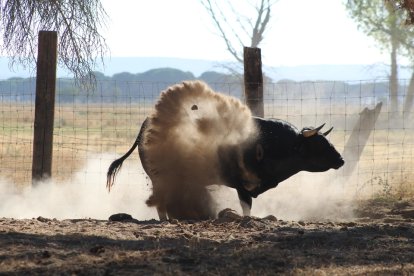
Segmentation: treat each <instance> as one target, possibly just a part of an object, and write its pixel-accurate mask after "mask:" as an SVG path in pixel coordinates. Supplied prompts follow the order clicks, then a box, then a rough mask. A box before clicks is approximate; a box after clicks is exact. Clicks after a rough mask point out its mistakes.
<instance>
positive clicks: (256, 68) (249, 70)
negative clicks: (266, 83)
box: [243, 47, 264, 118]
mask: <svg viewBox="0 0 414 276" xmlns="http://www.w3.org/2000/svg"><path fill="white" fill-rule="evenodd" d="M243 56H244V95H245V97H246V104H247V106H248V107H249V108H250V109H251V111H252V113H253V115H254V116H258V117H262V118H263V117H264V103H263V74H262V57H261V51H260V48H250V47H244V51H243Z"/></svg>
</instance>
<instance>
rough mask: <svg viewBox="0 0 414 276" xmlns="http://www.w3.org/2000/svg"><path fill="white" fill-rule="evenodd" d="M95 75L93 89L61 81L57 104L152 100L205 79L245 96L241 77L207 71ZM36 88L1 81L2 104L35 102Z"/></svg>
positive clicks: (26, 82) (25, 81) (31, 83)
mask: <svg viewBox="0 0 414 276" xmlns="http://www.w3.org/2000/svg"><path fill="white" fill-rule="evenodd" d="M94 74H95V78H96V81H97V85H96V86H95V87H93V89H92V90H83V89H84V88H83V87H81V86H78V85H75V81H76V80H74V79H65V78H61V79H58V81H57V84H56V86H57V87H56V100H57V102H61V103H72V102H90V103H94V102H96V103H99V102H113V101H142V100H148V101H153V100H154V99H156V98H158V96H159V93H160V92H161V91H162V90H164V89H166V88H167V87H168V86H170V85H172V84H175V83H180V82H182V81H185V80H194V79H199V80H203V81H205V82H207V83H209V84H210V85H211V86H212V87H213V88H214V89H216V90H217V91H223V92H224V93H229V94H232V95H234V96H236V97H241V96H242V93H243V92H242V84H241V83H240V78H237V77H236V76H234V75H231V74H224V73H219V72H214V71H208V72H204V73H202V74H201V75H200V76H199V77H196V76H194V74H193V73H191V72H184V71H181V70H178V69H174V68H159V69H152V70H149V71H146V72H143V73H137V74H133V73H129V72H122V73H117V74H114V75H113V76H105V75H104V74H103V73H101V72H94ZM230 85H231V87H229V86H230ZM35 88H36V79H35V78H9V79H7V80H3V81H0V101H26V102H27V101H34V97H35Z"/></svg>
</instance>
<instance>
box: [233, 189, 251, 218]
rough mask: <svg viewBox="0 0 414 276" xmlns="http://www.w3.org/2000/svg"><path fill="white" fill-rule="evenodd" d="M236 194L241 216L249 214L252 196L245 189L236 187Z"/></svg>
mask: <svg viewBox="0 0 414 276" xmlns="http://www.w3.org/2000/svg"><path fill="white" fill-rule="evenodd" d="M237 195H238V196H239V200H240V205H241V207H242V210H243V216H250V210H251V209H252V197H251V196H250V195H249V194H247V193H246V192H245V191H243V190H239V189H237Z"/></svg>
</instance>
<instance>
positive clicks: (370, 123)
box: [342, 102, 382, 178]
mask: <svg viewBox="0 0 414 276" xmlns="http://www.w3.org/2000/svg"><path fill="white" fill-rule="evenodd" d="M381 108H382V102H380V103H378V104H377V105H376V106H375V108H373V109H369V108H367V107H366V108H364V110H362V112H361V113H359V119H358V121H357V123H356V124H355V126H354V129H353V130H352V133H351V136H350V137H349V139H348V141H347V142H346V145H345V148H344V152H343V153H342V156H343V157H344V159H345V166H344V168H343V171H344V175H345V177H346V178H349V177H351V176H352V173H353V172H354V170H355V168H356V166H357V164H358V162H359V159H360V158H361V156H362V152H363V150H364V148H365V145H366V144H367V142H368V138H369V136H370V135H371V132H372V131H373V130H374V127H375V123H376V122H377V119H378V116H379V114H380V112H381Z"/></svg>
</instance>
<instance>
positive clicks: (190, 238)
mask: <svg viewBox="0 0 414 276" xmlns="http://www.w3.org/2000/svg"><path fill="white" fill-rule="evenodd" d="M355 214H356V217H357V218H356V219H354V220H353V221H348V222H331V221H324V222H318V221H297V222H295V221H281V220H278V219H276V218H275V217H273V216H269V217H266V218H255V217H240V216H238V215H237V214H235V213H233V212H231V211H224V212H222V213H221V214H220V217H219V219H216V220H210V221H171V222H159V221H155V220H154V221H138V220H135V219H128V218H122V217H115V219H124V220H122V221H113V220H94V219H73V220H55V219H48V218H42V217H38V218H34V219H27V220H17V219H12V218H2V219H0V275H16V274H19V275H32V274H38V275H51V274H52V275H152V274H158V275H172V274H174V275H177V274H178V275H182V274H190V275H195V274H196V275H241V274H242V275H259V274H260V275H268V274H293V275H312V274H313V275H332V274H339V275H358V274H362V275H370V274H374V275H390V274H391V275H409V274H414V201H413V200H409V201H402V200H400V201H390V200H371V201H365V202H362V203H361V204H360V206H359V207H358V208H357V209H356V210H355Z"/></svg>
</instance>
